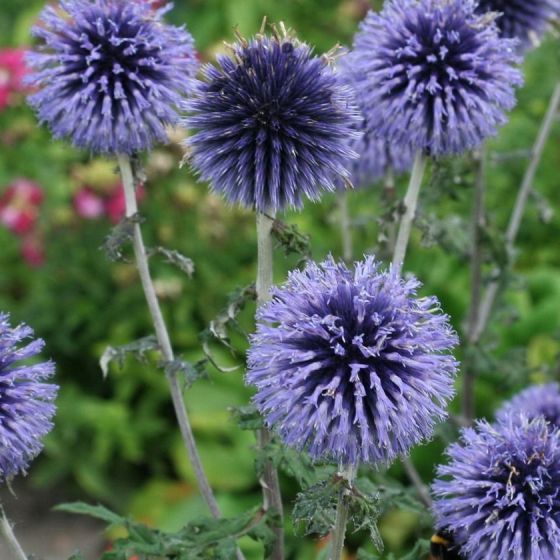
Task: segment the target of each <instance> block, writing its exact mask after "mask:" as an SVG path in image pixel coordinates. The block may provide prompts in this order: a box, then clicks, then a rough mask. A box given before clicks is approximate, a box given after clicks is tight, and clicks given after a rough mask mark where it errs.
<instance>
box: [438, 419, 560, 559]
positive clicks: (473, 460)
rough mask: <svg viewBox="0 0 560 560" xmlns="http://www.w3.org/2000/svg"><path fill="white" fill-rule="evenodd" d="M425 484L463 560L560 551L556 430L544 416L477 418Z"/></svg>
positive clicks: (559, 452)
mask: <svg viewBox="0 0 560 560" xmlns="http://www.w3.org/2000/svg"><path fill="white" fill-rule="evenodd" d="M447 454H448V455H449V458H450V463H449V464H448V465H445V466H440V467H439V468H438V476H439V477H441V478H440V479H439V480H437V481H436V482H435V483H434V485H433V491H434V494H435V496H436V498H437V499H436V502H435V503H434V510H435V513H436V517H437V523H438V526H439V527H440V528H443V529H447V530H448V531H451V532H452V534H454V535H455V538H456V542H457V543H458V544H460V545H461V552H462V554H464V556H465V558H468V559H469V560H488V559H489V558H493V559H496V560H528V559H531V560H552V559H553V558H558V551H559V550H560V496H559V494H558V488H560V433H559V432H558V431H557V430H553V431H551V430H550V429H549V426H548V425H547V423H546V421H545V419H544V418H542V417H540V418H535V419H533V420H529V419H528V418H527V417H525V416H523V415H519V414H510V415H507V416H504V417H503V418H502V420H501V421H500V422H499V423H497V424H494V425H491V424H489V423H488V422H486V421H481V422H478V424H477V426H476V429H472V428H467V429H464V431H463V432H462V438H461V442H460V443H455V444H452V445H451V446H450V447H449V448H448V451H447Z"/></svg>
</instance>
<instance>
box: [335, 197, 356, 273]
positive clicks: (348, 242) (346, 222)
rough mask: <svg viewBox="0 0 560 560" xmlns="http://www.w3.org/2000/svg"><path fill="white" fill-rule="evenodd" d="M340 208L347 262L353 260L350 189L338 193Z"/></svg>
mask: <svg viewBox="0 0 560 560" xmlns="http://www.w3.org/2000/svg"><path fill="white" fill-rule="evenodd" d="M338 210H339V215H340V231H341V234H342V258H343V259H344V260H345V262H347V263H350V262H352V258H353V252H354V250H353V246H352V224H351V223H350V210H349V208H348V190H346V189H345V190H344V191H342V192H339V193H338Z"/></svg>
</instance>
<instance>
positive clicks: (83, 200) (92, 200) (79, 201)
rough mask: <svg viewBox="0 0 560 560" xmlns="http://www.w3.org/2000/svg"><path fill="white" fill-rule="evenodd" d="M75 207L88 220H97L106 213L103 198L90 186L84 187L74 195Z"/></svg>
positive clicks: (79, 214)
mask: <svg viewBox="0 0 560 560" xmlns="http://www.w3.org/2000/svg"><path fill="white" fill-rule="evenodd" d="M74 209H75V210H76V212H77V214H78V216H80V217H81V218H86V219H87V220H95V219H96V218H100V217H101V216H103V214H104V213H105V208H104V204H103V199H102V198H101V197H100V196H99V195H98V194H97V193H95V192H94V191H92V190H91V189H90V188H89V187H82V188H81V189H80V190H79V191H78V192H77V193H76V194H75V195H74Z"/></svg>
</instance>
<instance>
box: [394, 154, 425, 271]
mask: <svg viewBox="0 0 560 560" xmlns="http://www.w3.org/2000/svg"><path fill="white" fill-rule="evenodd" d="M425 170H426V157H425V156H424V154H423V153H422V151H420V150H419V151H418V152H417V153H416V157H415V158H414V165H413V167H412V173H411V175H410V182H409V184H408V190H407V191H406V195H405V197H404V201H403V202H404V214H403V215H402V217H401V221H400V224H399V232H398V234H397V241H396V243H395V250H394V253H393V267H397V268H398V269H399V270H400V268H401V267H402V264H403V262H404V257H405V255H406V249H407V247H408V241H409V239H410V232H411V231H412V223H413V222H414V216H415V214H416V207H417V206H418V196H419V194H420V187H421V186H422V179H423V178H424V171H425Z"/></svg>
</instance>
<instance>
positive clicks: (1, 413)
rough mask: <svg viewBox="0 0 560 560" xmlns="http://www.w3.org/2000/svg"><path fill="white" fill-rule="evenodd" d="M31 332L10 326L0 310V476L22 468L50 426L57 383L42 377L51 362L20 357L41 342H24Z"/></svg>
mask: <svg viewBox="0 0 560 560" xmlns="http://www.w3.org/2000/svg"><path fill="white" fill-rule="evenodd" d="M31 336H33V330H32V329H31V328H29V327H27V326H24V325H19V326H18V327H15V328H12V327H11V326H10V324H9V322H8V316H7V315H5V314H2V313H0V480H6V479H10V478H12V477H13V476H15V475H16V474H18V473H20V472H25V470H26V468H27V465H28V464H29V461H30V460H31V459H33V458H34V457H35V456H36V455H38V454H39V452H40V451H41V449H42V448H43V444H42V442H41V439H42V438H43V436H45V435H46V434H47V433H48V432H49V431H50V430H51V428H52V421H51V420H52V417H53V416H54V413H55V406H54V404H53V401H54V398H55V397H56V393H57V389H58V387H57V386H56V385H54V384H50V383H44V381H45V380H46V379H48V378H50V377H51V376H52V375H53V374H54V364H53V363H52V362H39V363H31V364H30V363H26V362H25V361H24V360H27V359H29V358H34V357H35V356H37V354H39V352H40V351H41V349H42V348H43V346H44V342H43V341H42V340H40V339H36V340H32V341H31V342H28V343H24V341H25V340H26V339H29V338H30V337H31Z"/></svg>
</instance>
